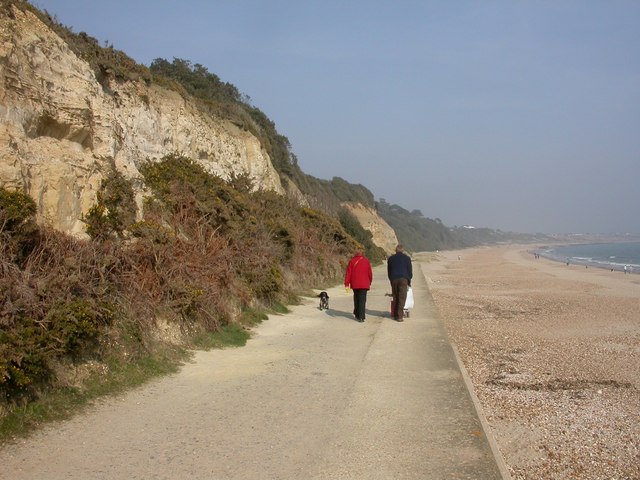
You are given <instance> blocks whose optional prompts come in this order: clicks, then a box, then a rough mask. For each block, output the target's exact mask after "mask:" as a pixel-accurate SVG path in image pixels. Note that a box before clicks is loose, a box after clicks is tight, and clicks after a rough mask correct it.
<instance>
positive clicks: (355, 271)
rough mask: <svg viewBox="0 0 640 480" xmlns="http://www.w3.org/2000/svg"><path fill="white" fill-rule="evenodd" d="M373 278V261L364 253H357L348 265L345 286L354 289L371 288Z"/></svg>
mask: <svg viewBox="0 0 640 480" xmlns="http://www.w3.org/2000/svg"><path fill="white" fill-rule="evenodd" d="M372 280H373V272H372V271H371V263H369V260H367V257H365V256H364V255H356V256H354V257H353V258H352V259H351V261H349V265H348V266H347V272H346V274H345V276H344V286H345V287H351V288H352V289H353V290H361V289H364V290H369V288H370V287H371V281H372Z"/></svg>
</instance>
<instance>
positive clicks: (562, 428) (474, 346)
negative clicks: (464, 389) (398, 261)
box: [416, 246, 640, 479]
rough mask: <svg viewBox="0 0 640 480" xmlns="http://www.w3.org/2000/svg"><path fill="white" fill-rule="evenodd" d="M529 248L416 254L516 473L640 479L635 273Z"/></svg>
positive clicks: (638, 290)
mask: <svg viewBox="0 0 640 480" xmlns="http://www.w3.org/2000/svg"><path fill="white" fill-rule="evenodd" d="M531 248H533V247H531V246H529V247H514V246H509V247H491V248H477V249H470V250H461V251H456V252H442V253H439V254H420V255H418V256H416V260H418V261H421V262H423V271H424V273H425V276H426V277H427V282H428V285H429V288H430V290H431V293H432V295H433V298H434V300H435V303H436V306H437V308H438V310H439V313H440V316H441V318H442V321H443V323H444V324H445V326H446V329H447V332H448V334H449V336H450V338H451V341H452V342H453V343H454V344H455V345H456V346H457V348H458V350H459V353H460V356H461V358H462V360H463V362H464V364H465V367H466V368H467V370H468V372H469V375H470V377H471V379H472V381H473V384H474V390H475V393H476V395H477V396H478V398H479V400H480V402H481V404H482V408H483V410H484V413H485V415H486V417H487V420H488V423H489V425H490V426H491V428H492V430H493V433H494V436H495V438H496V440H497V443H498V445H499V448H500V450H501V452H502V455H503V457H504V459H505V461H506V463H507V465H508V466H509V468H510V471H511V475H512V477H513V478H514V479H547V478H549V479H551V478H553V479H564V478H567V479H568V478H571V479H574V478H580V479H605V478H607V479H610V478H616V479H632V478H633V479H638V478H640V276H638V275H624V274H623V273H621V272H610V271H609V270H604V269H596V268H585V267H584V266H577V265H571V266H566V265H565V264H563V263H558V262H553V261H550V260H547V259H544V258H540V259H535V258H534V256H533V255H531V254H529V253H527V252H526V250H527V249H531Z"/></svg>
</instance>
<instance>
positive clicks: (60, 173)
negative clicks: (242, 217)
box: [0, 7, 285, 235]
mask: <svg viewBox="0 0 640 480" xmlns="http://www.w3.org/2000/svg"><path fill="white" fill-rule="evenodd" d="M9 8H10V10H9V11H8V12H0V186H4V187H6V188H11V189H24V191H25V192H26V193H28V194H29V195H30V196H31V197H32V198H34V200H36V202H37V204H38V218H39V220H40V221H42V222H45V223H48V224H50V225H51V226H53V227H54V228H57V229H59V230H62V231H66V232H69V233H72V234H76V235H82V234H83V233H84V224H83V223H82V221H81V218H82V215H83V214H85V213H86V212H87V211H88V210H89V208H90V207H91V206H93V205H94V204H95V202H96V193H97V191H98V190H99V188H100V184H101V181H102V179H103V178H104V176H105V175H106V174H108V172H109V170H110V169H111V168H112V167H115V168H116V169H117V170H118V171H119V172H120V173H122V174H123V175H124V177H125V178H127V179H130V180H132V181H133V185H134V186H135V189H136V195H137V201H138V203H139V205H141V200H142V197H143V195H144V184H143V182H142V178H141V175H140V173H139V171H138V167H139V165H140V164H141V162H144V161H146V160H159V159H161V158H162V157H164V156H165V155H167V154H171V153H180V154H183V155H185V156H187V157H189V158H192V159H194V160H196V161H198V162H199V163H201V165H202V166H203V167H204V168H205V169H206V170H207V171H209V172H211V173H215V174H217V175H219V176H221V177H223V178H228V177H229V176H230V175H232V174H236V175H237V174H248V175H249V176H250V177H251V179H252V180H253V182H254V186H255V188H260V189H268V190H274V191H276V192H279V193H282V194H284V193H285V189H284V188H283V186H282V184H281V182H280V179H279V176H278V173H277V172H276V170H275V168H274V167H273V165H272V163H271V160H270V158H269V156H268V154H267V153H266V151H265V150H264V149H263V148H262V146H261V144H260V142H259V141H258V139H257V138H256V137H254V136H253V135H252V134H250V133H248V132H246V131H243V130H240V129H239V128H237V127H236V126H234V125H232V124H231V123H230V122H225V121H222V120H217V119H214V118H211V117H210V116H207V115H205V114H203V113H202V112H201V111H199V110H198V108H197V107H196V105H195V104H194V103H193V102H192V101H190V100H189V99H185V98H183V97H182V96H181V95H180V94H178V93H177V92H174V91H172V90H168V89H165V88H162V87H159V86H157V85H153V84H151V85H147V84H146V83H145V82H143V81H140V82H132V81H126V82H124V81H118V80H114V79H111V80H107V81H106V82H105V81H103V82H102V83H100V82H98V80H97V79H96V76H95V74H94V72H93V70H92V69H91V68H90V66H89V65H88V63H87V62H85V61H84V60H82V59H80V58H78V57H77V56H76V55H75V54H74V53H73V52H72V51H71V49H70V48H69V47H68V45H67V44H66V43H65V42H64V41H63V40H62V39H61V38H60V37H58V36H57V35H56V34H55V33H54V32H53V31H52V30H51V29H50V28H49V27H48V26H46V25H45V24H44V23H42V22H41V21H40V20H39V19H38V18H37V17H36V16H35V15H34V14H32V13H31V12H28V11H26V12H25V11H22V10H20V9H18V8H16V7H9Z"/></svg>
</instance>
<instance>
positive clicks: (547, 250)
mask: <svg viewBox="0 0 640 480" xmlns="http://www.w3.org/2000/svg"><path fill="white" fill-rule="evenodd" d="M536 253H538V254H539V255H540V256H541V257H546V258H549V259H551V260H557V261H559V262H565V263H566V262H569V263H570V264H577V265H585V266H589V267H598V268H607V269H609V270H616V271H620V272H623V271H624V270H625V266H626V267H627V272H629V273H639V274H640V242H618V243H592V244H579V245H562V246H552V247H542V248H540V249H538V250H536Z"/></svg>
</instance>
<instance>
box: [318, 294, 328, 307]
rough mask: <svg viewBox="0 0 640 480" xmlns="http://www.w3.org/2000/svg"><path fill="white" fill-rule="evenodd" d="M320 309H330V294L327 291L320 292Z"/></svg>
mask: <svg viewBox="0 0 640 480" xmlns="http://www.w3.org/2000/svg"><path fill="white" fill-rule="evenodd" d="M318 296H319V297H320V310H328V309H329V294H328V293H327V292H320V295H318Z"/></svg>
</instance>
